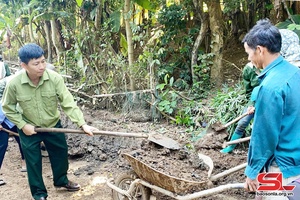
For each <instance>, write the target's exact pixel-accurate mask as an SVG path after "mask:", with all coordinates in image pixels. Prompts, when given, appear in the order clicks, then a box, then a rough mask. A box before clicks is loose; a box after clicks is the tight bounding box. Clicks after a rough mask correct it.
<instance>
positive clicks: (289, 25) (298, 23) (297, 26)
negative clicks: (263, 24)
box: [276, 15, 300, 37]
mask: <svg viewBox="0 0 300 200" xmlns="http://www.w3.org/2000/svg"><path fill="white" fill-rule="evenodd" d="M291 17H292V19H293V21H294V22H295V23H294V22H293V21H292V20H290V19H287V20H285V21H284V22H279V23H278V24H276V26H277V28H279V29H289V30H292V31H294V32H295V33H297V35H298V36H299V37H300V15H291Z"/></svg>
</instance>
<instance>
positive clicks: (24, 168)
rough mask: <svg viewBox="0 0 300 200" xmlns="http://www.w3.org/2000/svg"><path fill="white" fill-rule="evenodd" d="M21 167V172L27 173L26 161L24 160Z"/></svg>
mask: <svg viewBox="0 0 300 200" xmlns="http://www.w3.org/2000/svg"><path fill="white" fill-rule="evenodd" d="M21 166H22V167H21V172H27V169H26V163H25V160H22V163H21Z"/></svg>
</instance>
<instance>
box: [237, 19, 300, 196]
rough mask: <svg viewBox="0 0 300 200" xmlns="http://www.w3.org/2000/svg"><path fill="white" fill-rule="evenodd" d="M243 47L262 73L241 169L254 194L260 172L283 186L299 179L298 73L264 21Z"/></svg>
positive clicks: (274, 30) (278, 36) (275, 32)
mask: <svg viewBox="0 0 300 200" xmlns="http://www.w3.org/2000/svg"><path fill="white" fill-rule="evenodd" d="M243 43H244V47H245V51H246V53H247V54H248V60H249V61H251V62H252V63H253V64H254V65H255V66H256V67H257V68H259V69H262V72H261V73H260V75H259V76H258V78H259V80H260V85H259V86H258V87H256V88H255V89H254V90H253V92H252V95H251V100H253V101H254V102H255V115H254V123H253V124H254V126H253V129H252V133H251V141H250V146H249V151H248V166H247V167H246V169H245V174H246V176H247V178H246V182H245V189H246V190H247V191H251V192H254V191H256V190H257V188H258V186H259V183H258V181H257V176H258V175H259V173H260V172H263V171H268V172H279V173H282V175H283V181H282V185H283V186H284V185H287V183H289V182H291V181H292V180H294V179H295V178H297V177H299V176H300V156H299V155H300V139H299V138H300V103H299V102H300V70H299V68H298V67H296V66H294V65H292V64H290V63H289V62H288V61H286V60H285V59H284V58H283V57H282V56H281V55H280V49H281V34H280V32H279V30H278V28H276V27H275V26H274V25H272V24H271V22H270V21H269V20H268V19H264V20H259V21H258V22H257V24H256V25H255V26H254V27H253V28H252V29H251V30H250V31H249V33H248V34H247V35H246V36H245V38H244V39H243ZM265 199H287V197H284V196H267V197H266V198H265Z"/></svg>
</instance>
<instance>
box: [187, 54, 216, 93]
mask: <svg viewBox="0 0 300 200" xmlns="http://www.w3.org/2000/svg"><path fill="white" fill-rule="evenodd" d="M213 56H214V54H212V53H208V54H199V55H198V61H199V63H200V64H199V65H195V66H193V68H194V74H195V76H196V77H195V79H196V80H194V81H193V85H192V88H191V93H192V94H194V96H195V98H196V99H201V98H205V97H206V95H207V91H209V89H210V87H211V85H210V68H211V66H212V65H213V62H212V58H213Z"/></svg>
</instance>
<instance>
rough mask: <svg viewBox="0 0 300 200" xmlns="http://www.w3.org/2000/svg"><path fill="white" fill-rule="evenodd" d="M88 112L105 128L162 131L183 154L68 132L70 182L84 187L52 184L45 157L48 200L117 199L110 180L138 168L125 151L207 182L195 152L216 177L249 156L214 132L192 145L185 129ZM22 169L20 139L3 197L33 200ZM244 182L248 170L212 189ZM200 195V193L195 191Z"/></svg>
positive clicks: (226, 195)
mask: <svg viewBox="0 0 300 200" xmlns="http://www.w3.org/2000/svg"><path fill="white" fill-rule="evenodd" d="M82 110H83V111H84V113H85V117H86V121H87V122H88V123H89V124H90V125H93V126H95V127H97V128H99V129H100V130H106V131H118V132H134V133H151V132H156V133H159V134H163V135H165V136H167V137H170V138H172V139H174V140H176V141H178V142H179V143H180V144H181V147H182V148H181V149H180V150H178V151H173V150H172V151H171V150H169V149H166V148H163V147H161V146H157V145H155V144H153V143H151V142H149V141H148V140H147V139H140V138H126V137H112V136H94V137H89V136H86V135H81V134H70V133H69V134H66V137H67V141H68V145H69V155H70V159H69V162H70V169H69V171H68V177H69V179H70V180H73V181H75V182H78V183H80V184H81V186H82V189H81V190H80V191H77V192H73V193H72V192H66V191H64V190H63V189H55V188H54V186H53V182H52V172H51V167H50V162H49V158H48V157H43V176H44V182H45V185H46V187H47V190H48V195H49V197H48V199H50V200H61V199H76V200H86V199H90V200H96V199H97V200H112V190H111V189H110V188H109V187H108V186H107V185H106V183H105V181H106V180H108V179H114V180H115V179H117V178H118V177H119V176H120V175H121V174H123V173H125V172H128V171H130V170H132V166H131V165H130V164H129V163H128V161H127V160H125V159H124V158H123V157H122V156H121V154H122V153H131V154H132V155H133V154H134V153H133V152H135V153H136V152H139V154H137V153H136V154H135V155H140V156H136V157H137V158H141V157H142V159H143V161H144V162H145V163H148V164H149V165H150V163H151V167H153V168H155V169H158V170H161V171H164V173H166V174H169V175H173V176H176V177H179V178H181V179H188V180H193V181H199V180H201V179H202V178H204V179H205V177H206V176H207V170H208V166H206V165H203V163H202V162H198V161H199V160H198V159H197V157H195V151H196V152H201V153H202V154H205V155H207V156H210V157H211V158H212V160H213V164H214V168H213V171H212V175H215V174H218V173H220V172H223V171H225V170H227V169H230V168H232V167H235V166H237V165H239V164H241V163H244V162H246V157H247V156H246V155H247V152H246V150H245V149H243V148H242V146H238V148H236V150H235V151H234V152H233V153H232V154H229V155H224V154H221V153H220V152H219V151H220V149H221V148H222V147H221V145H220V144H222V142H223V140H224V136H222V137H215V138H214V137H213V133H210V134H209V133H208V134H207V135H206V136H205V137H204V138H202V139H201V140H199V141H197V142H194V143H192V142H191V141H190V138H189V136H188V134H185V132H186V131H185V128H184V127H179V126H176V125H173V124H170V123H168V122H166V121H161V122H157V123H153V122H149V121H146V122H133V121H131V120H129V119H126V118H124V117H123V116H122V115H120V114H116V113H112V112H109V111H107V110H96V109H88V108H82ZM62 121H64V126H65V127H68V128H75V126H74V125H73V124H72V123H70V122H69V121H68V120H66V119H64V118H63V120H62ZM221 135H222V134H221ZM217 140H222V141H217ZM204 141H205V142H204ZM209 142H211V144H209ZM204 144H205V145H204ZM191 147H192V148H191ZM43 153H45V152H43ZM171 161H172V162H171ZM166 166H167V168H166ZM20 167H21V162H20V153H19V151H18V148H17V144H16V142H15V141H12V142H9V148H8V150H7V154H6V156H5V159H4V163H3V166H2V169H1V171H0V178H1V179H3V180H4V181H5V182H6V185H4V186H0V196H1V199H3V200H14V199H21V198H22V199H25V200H29V199H32V198H31V195H30V190H29V187H28V183H27V175H26V173H24V172H20ZM244 180H245V176H244V174H243V170H240V171H238V172H235V173H233V174H231V175H226V176H225V177H223V178H220V179H218V180H216V181H213V185H210V186H209V187H216V186H218V185H224V184H228V183H237V182H244ZM207 188H208V187H207ZM205 189H206V188H205ZM197 191H199V190H194V191H192V192H197ZM200 191H201V188H200ZM153 193H154V195H155V196H156V198H157V199H159V200H168V199H172V198H171V197H168V196H166V195H163V194H160V193H158V192H156V191H153ZM201 199H215V200H221V199H224V200H225V199H226V200H230V199H232V200H234V199H239V200H240V199H254V196H253V195H251V194H248V193H247V192H245V191H244V190H243V189H232V190H229V191H225V192H221V193H218V194H216V195H213V196H209V197H203V198H201Z"/></svg>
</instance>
